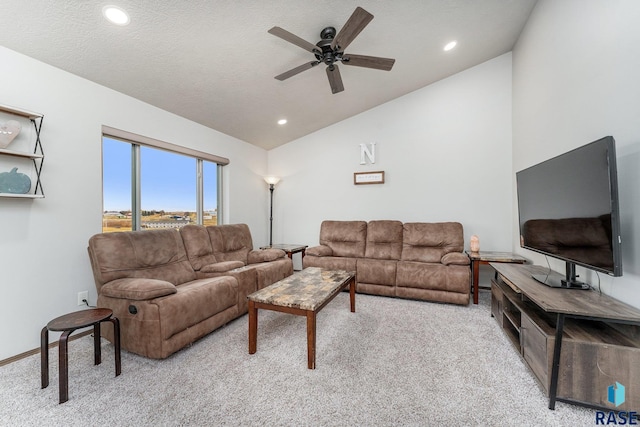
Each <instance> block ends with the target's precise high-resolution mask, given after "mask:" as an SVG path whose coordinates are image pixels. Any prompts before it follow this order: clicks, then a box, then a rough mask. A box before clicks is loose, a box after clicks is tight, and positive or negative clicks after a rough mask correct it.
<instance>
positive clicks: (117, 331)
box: [108, 317, 122, 377]
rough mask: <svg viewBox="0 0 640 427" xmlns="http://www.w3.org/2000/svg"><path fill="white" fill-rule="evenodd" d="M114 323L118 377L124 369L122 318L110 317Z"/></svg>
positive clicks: (114, 344)
mask: <svg viewBox="0 0 640 427" xmlns="http://www.w3.org/2000/svg"><path fill="white" fill-rule="evenodd" d="M108 320H109V322H111V323H112V324H113V347H114V352H115V359H116V377H117V376H118V375H120V372H121V371H122V359H121V357H120V320H118V318H117V317H111V318H109V319H108Z"/></svg>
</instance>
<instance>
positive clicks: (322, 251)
mask: <svg viewBox="0 0 640 427" xmlns="http://www.w3.org/2000/svg"><path fill="white" fill-rule="evenodd" d="M305 255H311V256H332V255H333V251H332V250H331V248H330V247H329V246H325V245H320V246H314V247H312V248H308V249H307V250H306V251H305Z"/></svg>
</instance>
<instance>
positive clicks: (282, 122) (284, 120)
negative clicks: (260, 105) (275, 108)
mask: <svg viewBox="0 0 640 427" xmlns="http://www.w3.org/2000/svg"><path fill="white" fill-rule="evenodd" d="M278 124H279V125H284V124H287V119H280V120H278Z"/></svg>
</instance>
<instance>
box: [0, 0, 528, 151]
mask: <svg viewBox="0 0 640 427" xmlns="http://www.w3.org/2000/svg"><path fill="white" fill-rule="evenodd" d="M535 1H536V0H398V1H379V0H359V1H352V0H321V1H318V0H315V1H310V0H272V1H253V0H218V1H213V0H188V1H176V0H105V1H95V0H55V1H51V0H28V1H25V0H4V1H3V2H2V15H3V19H2V25H1V26H0V45H2V46H5V47H7V48H9V49H12V50H15V51H17V52H20V53H23V54H26V55H28V56H31V57H33V58H36V59H38V60H40V61H43V62H45V63H48V64H51V65H53V66H55V67H58V68H61V69H63V70H66V71H69V72H71V73H73V74H76V75H78V76H80V77H83V78H86V79H88V80H91V81H94V82H96V83H99V84H101V85H104V86H106V87H109V88H112V89H114V90H116V91H119V92H121V93H124V94H127V95H130V96H133V97H135V98H138V99H140V100H142V101H144V102H147V103H149V104H152V105H154V106H157V107H159V108H162V109H164V110H167V111H170V112H172V113H175V114H177V115H179V116H182V117H185V118H187V119H190V120H193V121H195V122H198V123H201V124H203V125H205V126H208V127H210V128H213V129H216V130H218V131H220V132H223V133H225V134H228V135H231V136H233V137H236V138H238V139H240V140H243V141H246V142H249V143H251V144H255V145H257V146H260V147H263V148H265V149H271V148H274V147H277V146H279V145H282V144H285V143H287V142H290V141H292V140H295V139H297V138H299V137H302V136H304V135H307V134H309V133H312V132H314V131H316V130H318V129H321V128H323V127H326V126H329V125H332V124H334V123H336V122H339V121H341V120H344V119H346V118H348V117H351V116H353V115H356V114H358V113H361V112H363V111H366V110H368V109H370V108H373V107H375V106H377V105H380V104H382V103H384V102H387V101H390V100H392V99H394V98H397V97H400V96H402V95H404V94H407V93H409V92H412V91H414V90H416V89H419V88H421V87H424V86H426V85H429V84H431V83H433V82H436V81H438V80H440V79H443V78H445V77H448V76H450V75H453V74H455V73H457V72H460V71H462V70H465V69H467V68H469V67H472V66H474V65H477V64H480V63H482V62H485V61H487V60H489V59H492V58H495V57H497V56H499V55H501V54H503V53H506V52H509V51H510V50H511V49H512V48H513V45H514V44H515V42H516V40H517V38H518V36H519V35H520V32H521V31H522V28H523V27H524V25H525V23H526V20H527V19H528V17H529V14H530V12H531V10H532V8H533V6H534V5H535ZM107 4H115V5H117V6H119V7H122V8H123V9H125V10H126V11H127V12H128V13H129V15H130V18H131V22H130V23H129V24H128V25H126V26H116V25H113V24H111V23H109V22H107V21H106V20H105V19H104V17H103V15H102V9H103V7H104V6H105V5H107ZM357 6H360V7H362V8H364V9H366V10H367V11H368V12H370V13H371V14H373V15H374V18H373V20H372V21H371V22H370V23H369V24H368V25H367V26H366V27H365V28H364V30H363V31H362V32H361V33H360V34H359V35H358V36H357V37H356V39H355V40H354V41H353V42H352V43H351V44H350V45H349V46H348V48H347V49H346V51H347V52H348V53H352V54H360V55H371V56H380V57H385V58H395V60H396V62H395V65H394V66H393V69H392V70H391V71H381V70H373V69H368V68H362V67H354V66H350V67H347V66H343V65H340V72H341V76H342V80H343V84H344V87H345V90H344V91H343V92H340V93H337V94H332V93H331V89H330V86H329V83H328V80H327V75H326V73H325V68H326V67H325V66H323V65H322V64H320V65H319V66H316V67H313V68H312V69H309V70H307V71H304V72H302V73H300V74H297V75H295V76H293V77H291V78H289V79H287V80H284V81H279V80H276V79H274V77H275V76H276V75H279V74H281V73H283V72H285V71H288V70H290V69H292V68H294V67H297V66H299V65H302V64H304V63H308V62H310V61H312V60H314V59H315V58H314V56H313V54H312V53H310V52H308V51H305V50H303V49H301V48H300V47H297V46H295V45H294V44H291V43H288V42H286V41H285V40H283V39H281V38H278V37H275V36H273V35H271V34H269V33H267V30H269V29H270V28H272V27H274V26H279V27H281V28H283V29H285V30H287V31H289V32H291V33H293V34H295V35H297V36H299V37H301V38H302V39H304V40H306V41H308V42H310V43H312V44H315V43H316V42H317V41H319V40H320V31H321V30H322V29H323V28H325V27H328V26H333V27H335V28H336V29H337V30H338V31H340V29H341V28H342V26H343V25H344V23H345V22H346V21H347V19H348V18H349V16H351V14H352V13H353V11H354V10H355V8H356V7H357ZM452 40H456V41H457V42H458V44H457V46H456V48H455V49H453V50H451V51H448V52H445V51H444V50H443V47H444V45H445V44H446V43H448V42H450V41H452ZM281 118H285V119H287V120H288V122H287V124H286V125H278V124H277V121H278V120H279V119H281Z"/></svg>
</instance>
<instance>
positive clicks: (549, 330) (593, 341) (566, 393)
mask: <svg viewBox="0 0 640 427" xmlns="http://www.w3.org/2000/svg"><path fill="white" fill-rule="evenodd" d="M490 265H491V266H492V267H493V268H494V269H495V271H496V275H495V278H494V279H493V280H492V281H491V315H492V316H493V317H495V319H496V320H497V321H498V324H499V325H500V326H501V328H502V330H503V331H504V332H505V334H506V335H507V337H509V338H510V340H511V342H512V343H513V345H514V346H515V348H516V350H517V351H518V352H519V353H520V355H521V356H522V358H523V359H524V362H525V363H526V364H527V366H528V367H529V368H530V369H531V371H532V372H533V374H534V375H535V377H536V378H537V379H538V380H539V381H540V384H541V385H542V388H543V389H544V391H545V393H546V394H547V395H548V396H549V409H555V403H556V401H563V402H568V403H573V404H578V405H583V406H589V407H594V408H599V409H606V410H615V411H638V409H640V310H638V309H636V308H634V307H631V306H629V305H627V304H625V303H623V302H620V301H618V300H616V299H614V298H612V297H609V296H607V295H604V294H600V293H599V292H596V291H592V290H581V289H556V288H550V287H548V286H546V285H543V284H541V283H539V282H537V281H536V280H534V279H533V278H532V277H531V274H533V273H543V274H545V273H547V271H548V269H547V268H543V267H540V266H533V265H515V264H499V263H492V264H490ZM551 274H554V275H557V276H560V275H559V274H558V273H555V272H552V273H551ZM616 383H619V384H621V385H623V386H624V387H625V401H624V403H621V404H619V405H618V406H616V405H615V404H614V403H611V402H610V401H609V393H608V391H609V387H610V386H613V385H615V384H616ZM615 387H617V388H619V387H618V386H617V385H616V386H615ZM618 403H619V402H618Z"/></svg>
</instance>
